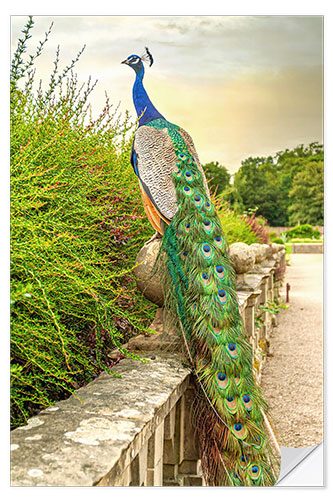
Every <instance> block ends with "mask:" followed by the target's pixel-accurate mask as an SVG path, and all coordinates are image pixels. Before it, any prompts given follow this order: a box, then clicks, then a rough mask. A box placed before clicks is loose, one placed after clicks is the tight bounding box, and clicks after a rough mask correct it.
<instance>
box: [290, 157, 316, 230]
mask: <svg viewBox="0 0 333 500" xmlns="http://www.w3.org/2000/svg"><path fill="white" fill-rule="evenodd" d="M289 199H290V200H291V205H290V206H289V213H290V218H289V223H290V224H291V225H295V224H312V225H323V223H324V164H323V162H322V161H320V162H316V161H311V162H310V163H307V164H306V166H305V168H304V169H303V170H301V171H300V172H298V173H297V174H296V175H295V177H294V180H293V184H292V189H291V191H290V193H289Z"/></svg>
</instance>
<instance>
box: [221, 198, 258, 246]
mask: <svg viewBox="0 0 333 500" xmlns="http://www.w3.org/2000/svg"><path fill="white" fill-rule="evenodd" d="M212 201H213V203H214V205H215V207H216V210H217V212H218V215H219V217H220V220H221V224H222V228H223V232H224V234H225V236H226V239H227V242H228V244H229V245H231V244H232V243H235V242H238V241H241V242H243V243H247V244H248V245H251V244H252V243H262V240H261V239H260V237H259V235H258V234H257V232H255V230H254V229H253V224H251V222H252V219H251V221H249V219H250V218H249V217H247V216H244V215H239V214H237V213H236V212H234V211H233V210H232V209H231V208H230V206H229V203H228V202H227V201H225V200H223V198H222V197H221V196H218V197H213V198H212Z"/></svg>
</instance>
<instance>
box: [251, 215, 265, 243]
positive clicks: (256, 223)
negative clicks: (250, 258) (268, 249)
mask: <svg viewBox="0 0 333 500" xmlns="http://www.w3.org/2000/svg"><path fill="white" fill-rule="evenodd" d="M246 222H247V224H248V225H249V226H250V227H251V229H252V232H253V233H254V234H256V235H257V237H258V242H260V243H268V242H269V232H268V228H267V221H266V219H264V218H263V217H260V216H259V217H256V215H255V214H252V215H251V216H248V215H247V216H246Z"/></svg>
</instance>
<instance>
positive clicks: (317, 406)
mask: <svg viewBox="0 0 333 500" xmlns="http://www.w3.org/2000/svg"><path fill="white" fill-rule="evenodd" d="M290 257H291V258H290V263H291V265H290V266H288V267H287V272H286V277H285V282H284V285H283V288H282V289H281V291H282V294H281V295H282V297H281V298H282V300H285V285H286V283H289V284H290V285H291V290H290V292H289V304H290V308H289V310H282V311H281V312H280V313H279V314H278V327H277V328H274V330H273V334H272V337H271V346H272V353H273V356H272V357H268V358H267V360H266V363H265V367H264V372H263V377H262V388H263V393H264V396H265V398H266V400H267V402H268V403H269V405H270V415H271V419H272V422H273V424H274V428H275V430H276V432H277V436H278V439H279V441H280V445H281V446H289V447H294V448H300V447H307V446H312V445H314V444H318V443H320V442H321V441H322V439H323V436H322V432H323V430H322V429H323V397H322V396H323V330H322V307H323V289H322V288H323V284H322V282H323V255H322V254H292V255H291V256H290Z"/></svg>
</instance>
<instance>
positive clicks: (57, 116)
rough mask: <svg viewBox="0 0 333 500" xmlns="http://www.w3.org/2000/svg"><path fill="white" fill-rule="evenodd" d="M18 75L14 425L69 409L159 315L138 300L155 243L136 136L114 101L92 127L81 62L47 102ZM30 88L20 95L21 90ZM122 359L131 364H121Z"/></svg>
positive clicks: (14, 110) (55, 81) (18, 65)
mask: <svg viewBox="0 0 333 500" xmlns="http://www.w3.org/2000/svg"><path fill="white" fill-rule="evenodd" d="M32 27H33V20H32V19H31V18H30V19H29V22H28V23H27V25H26V27H25V29H24V30H23V38H22V39H21V40H20V41H19V42H18V46H17V50H16V52H15V54H14V58H13V62H12V68H11V70H12V71H11V319H12V324H11V361H12V367H11V396H12V400H11V403H12V412H11V416H12V425H14V426H16V425H20V424H22V423H24V422H25V421H26V419H27V418H28V417H29V416H31V415H32V414H34V413H35V412H36V411H38V410H39V409H40V408H42V407H45V406H49V405H51V404H53V403H54V401H56V400H57V399H61V398H64V397H68V396H69V395H70V394H71V393H73V392H74V391H75V389H76V388H78V387H80V386H81V385H83V384H85V383H87V382H89V381H90V380H92V379H93V378H94V377H95V376H96V375H97V374H99V373H100V372H101V371H102V370H104V369H106V370H110V368H112V363H111V362H110V359H109V358H108V352H109V350H110V349H111V348H112V347H114V346H115V345H117V346H120V345H121V343H122V342H124V340H126V339H127V338H128V336H131V335H132V334H133V333H136V332H139V331H143V330H144V329H145V328H146V326H147V325H148V324H149V321H150V320H151V319H152V317H153V313H154V311H155V306H153V305H152V304H150V303H148V302H147V301H146V300H145V299H144V298H143V296H142V295H141V294H140V293H138V292H137V291H136V287H135V283H134V279H133V274H132V269H133V262H134V259H135V255H136V254H137V252H138V250H139V248H140V247H141V246H142V245H143V243H144V241H145V240H147V239H148V237H149V236H150V235H151V234H152V229H151V227H150V225H149V222H148V221H147V219H146V217H145V215H144V212H143V209H142V204H141V202H140V195H139V192H138V189H137V182H136V179H135V176H134V175H133V171H132V167H131V165H130V163H129V155H130V142H131V141H130V137H129V138H128V137H127V136H128V131H129V129H130V127H131V124H130V123H129V120H128V117H127V116H125V117H124V118H123V119H122V118H121V117H120V116H119V115H118V114H117V111H116V110H113V108H112V106H111V105H110V104H109V101H108V99H107V101H106V104H105V108H104V109H103V111H102V113H101V114H100V115H99V116H98V117H97V119H95V120H93V119H92V118H91V117H89V114H88V110H89V107H88V104H87V98H88V96H89V94H90V92H91V91H92V90H93V87H94V85H91V83H90V81H88V82H87V84H86V85H85V86H84V87H81V88H80V89H79V88H78V82H77V78H76V76H75V75H74V74H73V73H72V67H73V66H74V64H75V62H76V60H77V59H78V57H79V56H80V54H79V56H78V57H77V58H76V59H75V60H73V62H72V64H71V65H70V66H69V67H67V68H65V69H64V71H63V72H62V73H60V74H59V70H58V63H59V54H58V53H57V56H56V61H55V69H54V72H53V73H52V75H51V79H50V84H49V87H48V88H47V90H45V91H42V90H41V88H39V89H38V91H37V92H35V91H34V90H33V89H34V75H35V73H34V70H33V65H34V60H35V58H36V57H38V56H39V55H40V54H41V52H42V47H43V45H44V43H45V41H46V39H47V36H48V34H49V33H47V35H46V39H45V40H44V41H43V42H40V45H39V47H38V49H37V51H36V53H35V54H34V55H32V56H30V58H29V59H28V62H24V61H23V54H24V52H25V48H26V42H27V40H28V38H30V31H31V28H32ZM22 82H23V84H22ZM125 354H126V352H125Z"/></svg>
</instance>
